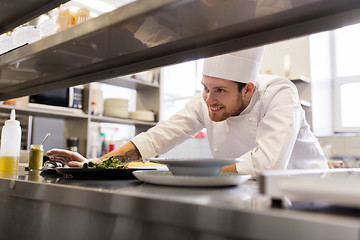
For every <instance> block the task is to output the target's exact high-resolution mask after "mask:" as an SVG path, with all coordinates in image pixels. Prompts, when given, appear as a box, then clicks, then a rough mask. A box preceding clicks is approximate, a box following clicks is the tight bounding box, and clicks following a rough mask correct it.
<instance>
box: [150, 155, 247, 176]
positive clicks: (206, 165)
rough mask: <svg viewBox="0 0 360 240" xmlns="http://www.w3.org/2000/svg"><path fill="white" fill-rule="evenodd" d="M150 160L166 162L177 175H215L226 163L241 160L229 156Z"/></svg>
mask: <svg viewBox="0 0 360 240" xmlns="http://www.w3.org/2000/svg"><path fill="white" fill-rule="evenodd" d="M148 160H149V161H150V162H154V163H160V164H165V165H166V166H167V167H168V168H169V170H170V171H171V172H172V174H174V175H176V176H203V177H205V176H207V177H215V176H217V175H218V174H219V173H220V170H221V168H222V167H223V166H225V165H230V164H234V163H237V162H239V161H240V160H239V159H229V158H150V159H148Z"/></svg>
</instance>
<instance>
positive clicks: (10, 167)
mask: <svg viewBox="0 0 360 240" xmlns="http://www.w3.org/2000/svg"><path fill="white" fill-rule="evenodd" d="M18 163H19V157H14V156H0V171H16V170H17V169H18Z"/></svg>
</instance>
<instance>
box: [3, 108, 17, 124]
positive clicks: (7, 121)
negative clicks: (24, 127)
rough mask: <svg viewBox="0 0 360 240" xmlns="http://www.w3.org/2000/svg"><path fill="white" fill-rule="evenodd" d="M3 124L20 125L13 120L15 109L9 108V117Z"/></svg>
mask: <svg viewBox="0 0 360 240" xmlns="http://www.w3.org/2000/svg"><path fill="white" fill-rule="evenodd" d="M5 125H7V126H20V122H19V121H18V120H15V109H12V110H11V113H10V119H9V120H6V121H5Z"/></svg>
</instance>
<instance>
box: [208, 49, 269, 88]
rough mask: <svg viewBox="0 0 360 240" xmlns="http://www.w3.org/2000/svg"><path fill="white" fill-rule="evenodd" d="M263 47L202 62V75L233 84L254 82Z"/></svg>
mask: <svg viewBox="0 0 360 240" xmlns="http://www.w3.org/2000/svg"><path fill="white" fill-rule="evenodd" d="M264 49H265V47H263V46H262V47H256V48H251V49H246V50H242V51H238V52H233V53H228V54H224V55H219V56H215V57H210V58H207V59H205V61H204V69H203V75H206V76H210V77H216V78H222V79H226V80H231V81H235V82H242V83H247V82H255V80H256V78H257V75H258V72H259V69H260V64H261V59H262V55H263V53H264Z"/></svg>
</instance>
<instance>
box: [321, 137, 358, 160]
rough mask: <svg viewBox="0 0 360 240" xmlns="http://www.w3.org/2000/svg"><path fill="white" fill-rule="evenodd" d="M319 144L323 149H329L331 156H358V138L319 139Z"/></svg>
mask: <svg viewBox="0 0 360 240" xmlns="http://www.w3.org/2000/svg"><path fill="white" fill-rule="evenodd" d="M319 142H320V144H321V146H322V147H323V148H329V147H331V152H332V154H333V155H356V156H360V136H356V135H355V136H341V135H340V136H331V137H319ZM326 146H327V147H326Z"/></svg>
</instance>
